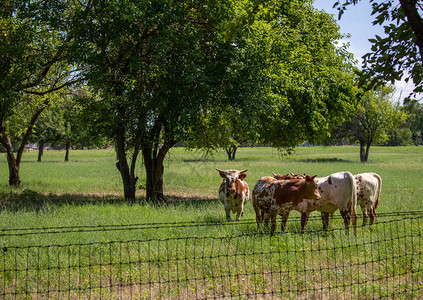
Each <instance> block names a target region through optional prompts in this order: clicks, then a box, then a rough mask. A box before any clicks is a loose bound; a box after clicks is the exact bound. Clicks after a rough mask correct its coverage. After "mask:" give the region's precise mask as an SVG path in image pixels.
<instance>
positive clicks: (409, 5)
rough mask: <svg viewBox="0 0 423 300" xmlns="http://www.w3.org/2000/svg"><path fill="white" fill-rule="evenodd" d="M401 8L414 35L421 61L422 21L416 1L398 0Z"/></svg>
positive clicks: (422, 52) (422, 42)
mask: <svg viewBox="0 0 423 300" xmlns="http://www.w3.org/2000/svg"><path fill="white" fill-rule="evenodd" d="M399 2H400V3H401V8H402V10H403V11H404V14H405V16H406V17H407V20H408V23H409V24H410V26H411V29H412V30H413V32H414V34H415V35H416V44H417V46H418V47H419V50H420V57H421V59H422V60H423V20H422V18H421V17H420V14H419V12H418V10H417V6H416V5H417V1H416V0H400V1H399Z"/></svg>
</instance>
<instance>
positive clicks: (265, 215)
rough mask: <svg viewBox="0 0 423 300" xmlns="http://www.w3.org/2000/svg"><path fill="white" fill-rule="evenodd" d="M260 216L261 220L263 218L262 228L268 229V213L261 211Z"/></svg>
mask: <svg viewBox="0 0 423 300" xmlns="http://www.w3.org/2000/svg"><path fill="white" fill-rule="evenodd" d="M261 214H262V216H263V217H262V218H263V223H264V228H266V229H267V228H268V226H269V219H270V213H265V212H264V211H263V210H262V211H261Z"/></svg>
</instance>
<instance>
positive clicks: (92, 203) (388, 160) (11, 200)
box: [0, 147, 423, 228]
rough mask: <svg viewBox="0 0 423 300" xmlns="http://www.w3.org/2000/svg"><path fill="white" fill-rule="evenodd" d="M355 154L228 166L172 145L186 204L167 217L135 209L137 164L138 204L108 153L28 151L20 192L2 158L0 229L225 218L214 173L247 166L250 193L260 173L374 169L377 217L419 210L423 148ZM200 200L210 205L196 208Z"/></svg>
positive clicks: (171, 182)
mask: <svg viewBox="0 0 423 300" xmlns="http://www.w3.org/2000/svg"><path fill="white" fill-rule="evenodd" d="M358 151H359V149H358V147H310V148H297V149H296V151H295V154H293V155H291V156H281V155H280V153H279V152H278V151H277V150H275V149H272V148H242V149H239V151H238V153H237V158H236V160H235V161H233V162H230V161H227V160H226V155H225V154H224V153H223V152H219V153H216V154H214V155H212V156H209V157H204V155H203V154H202V153H199V152H193V151H191V152H189V151H186V150H185V149H183V148H175V149H173V150H172V151H171V152H170V155H169V156H168V158H167V160H166V162H165V176H164V184H165V194H166V195H167V196H168V198H169V200H171V201H175V200H184V201H185V200H191V201H190V202H189V203H185V204H178V205H176V206H173V207H172V208H171V210H175V213H171V214H165V215H166V217H162V216H163V215H164V214H163V213H162V212H160V211H161V210H165V211H166V210H168V209H169V207H168V206H167V207H159V208H153V207H151V206H150V205H137V204H138V203H141V202H142V200H143V195H144V190H143V186H144V185H145V175H144V168H143V166H142V165H141V162H140V164H139V165H138V167H137V174H138V176H139V177H140V179H139V181H138V183H139V186H138V187H139V190H138V192H137V193H138V194H137V197H138V199H137V200H139V201H137V202H136V203H126V202H125V201H123V199H122V195H123V188H122V183H121V179H120V175H119V173H118V171H117V169H116V167H115V153H114V151H113V150H75V151H72V152H71V161H70V162H64V152H61V151H47V152H46V154H45V155H44V157H43V162H37V161H36V158H37V153H35V152H29V153H25V155H24V161H23V163H22V166H21V180H22V184H21V187H19V188H18V189H15V188H11V187H9V186H8V184H7V182H8V168H7V162H6V157H5V155H4V154H2V155H0V201H1V202H0V204H2V206H1V218H0V228H3V227H6V226H7V227H20V226H27V227H28V226H35V225H37V224H38V225H40V222H41V224H42V225H43V226H50V225H51V226H53V225H54V224H56V223H59V224H61V223H62V222H63V219H64V217H65V216H66V218H65V219H66V220H67V221H66V222H67V223H68V224H69V225H72V224H81V223H82V224H85V223H87V224H115V223H121V224H127V223H133V222H140V223H141V222H142V223H148V222H156V221H158V222H163V221H169V222H177V221H180V220H184V221H187V220H199V219H205V220H207V219H210V218H211V217H212V218H216V217H217V216H219V217H221V218H222V220H223V217H224V213H223V207H222V206H221V204H220V202H219V201H218V196H217V191H218V188H219V185H220V183H221V178H220V176H219V175H218V173H217V172H216V171H215V169H216V168H220V169H248V172H247V178H246V180H247V182H248V184H249V186H250V189H252V188H253V187H254V184H255V182H256V181H257V180H258V179H259V178H260V177H261V176H268V175H271V174H272V172H276V173H281V174H283V173H288V172H293V173H307V174H311V175H314V174H317V175H318V176H321V177H323V176H327V175H329V174H331V173H334V172H338V171H350V172H351V173H353V174H357V173H362V172H376V173H378V174H379V175H381V177H382V179H383V187H382V196H381V201H380V204H379V208H378V212H396V211H415V210H423V201H422V200H421V195H422V194H423V184H422V178H423V148H422V147H393V148H391V147H372V148H371V153H370V160H369V162H368V163H365V164H363V163H360V162H359V155H358V154H359V153H358ZM200 199H204V200H208V201H204V203H201V201H198V200H200ZM109 204H110V205H109ZM116 204H118V205H116ZM198 206H199V207H200V209H198ZM178 207H180V208H178ZM187 209H188V211H189V213H186V210H187ZM293 214H294V215H295V214H296V213H295V212H294V213H293ZM67 215H68V216H67ZM17 216H19V217H17ZM43 218H45V219H46V220H41V219H43ZM187 218H188V219H187ZM245 218H254V212H253V209H252V206H251V202H249V203H248V204H247V205H246V213H245ZM44 222H45V223H44Z"/></svg>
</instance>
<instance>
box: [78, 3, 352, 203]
mask: <svg viewBox="0 0 423 300" xmlns="http://www.w3.org/2000/svg"><path fill="white" fill-rule="evenodd" d="M249 4H250V2H249V1H245V2H238V1H236V2H235V1H234V2H232V1H226V0H221V1H218V2H216V1H211V2H204V1H191V2H173V1H166V0H155V1H153V2H150V3H129V4H128V3H122V2H121V1H108V2H101V3H100V2H96V3H93V4H92V5H93V6H92V9H91V10H89V11H86V10H85V12H84V13H75V20H74V24H75V25H74V27H75V28H76V29H75V35H76V38H75V46H74V49H76V50H78V49H80V50H81V51H80V52H78V51H76V52H75V64H76V63H79V64H81V65H87V69H86V73H85V76H86V80H87V82H88V83H89V85H90V86H91V87H92V89H93V95H94V96H93V97H92V99H91V101H88V103H86V106H85V108H86V112H89V116H90V119H91V120H93V128H97V129H98V130H99V132H102V134H104V135H105V136H108V137H110V138H112V139H114V141H115V144H116V147H117V154H118V163H117V167H118V169H119V171H120V173H121V176H122V181H123V184H124V194H125V198H127V199H133V198H135V189H136V182H137V179H138V178H137V177H136V174H135V165H136V161H137V157H138V155H139V154H142V156H143V161H144V166H145V169H146V175H147V179H146V188H147V190H146V197H147V199H152V200H160V199H163V197H164V195H163V172H164V166H163V161H164V159H165V157H166V154H167V152H168V151H169V149H170V148H171V147H172V146H173V145H175V144H176V143H177V142H178V141H187V140H188V141H198V140H200V141H201V140H202V141H205V142H206V144H205V146H204V148H207V149H209V148H212V147H217V146H219V147H221V146H224V145H227V144H228V142H230V141H231V139H232V140H234V139H235V136H234V135H233V134H231V135H227V136H226V137H225V136H223V135H219V134H216V133H218V132H219V130H216V128H214V127H213V126H217V128H219V127H220V126H221V124H222V123H223V124H225V122H230V123H229V125H230V126H228V128H229V130H231V129H232V128H236V126H237V125H236V124H237V123H236V122H239V121H240V120H241V121H242V123H241V124H242V125H243V124H246V125H247V126H251V128H252V129H251V130H249V131H251V132H252V133H253V136H254V135H258V136H259V139H260V141H264V142H269V143H272V144H273V145H275V146H277V147H291V146H293V145H296V144H298V143H300V142H302V141H304V140H305V139H308V140H313V139H317V138H318V137H319V136H320V135H326V134H327V131H328V129H329V127H330V124H331V123H332V122H340V121H342V120H343V119H344V114H346V112H347V111H348V110H349V106H351V105H352V103H349V102H351V99H353V97H351V95H352V90H353V89H352V75H351V74H352V67H351V65H352V64H351V58H352V56H351V55H350V54H348V53H347V52H346V49H345V48H342V47H341V48H339V47H337V46H335V45H334V41H335V40H337V39H338V38H339V37H340V35H339V28H338V27H337V26H336V25H335V22H334V20H333V19H332V18H331V17H330V16H329V15H327V14H326V13H322V12H316V11H315V10H314V8H313V7H312V6H311V2H309V1H307V2H306V3H305V4H303V3H302V2H294V3H293V4H292V5H291V4H290V3H288V2H287V3H281V4H280V5H277V6H275V9H274V10H272V11H263V12H261V13H260V14H259V16H258V18H257V20H255V21H254V22H253V23H252V24H250V25H251V26H249V29H248V30H246V31H245V32H242V33H241V34H239V35H237V36H235V37H234V38H233V39H232V40H225V39H224V36H223V35H222V34H221V32H220V30H221V29H222V28H224V27H225V26H223V25H224V24H227V23H228V21H229V20H231V18H232V17H233V15H235V16H238V15H242V14H244V12H245V10H246V9H247V10H248V6H249ZM237 115H240V116H242V118H241V119H240V118H237ZM227 116H230V117H229V118H228V117H227ZM220 128H221V127H220ZM209 133H210V135H208V134H209ZM205 136H210V137H211V138H210V139H205V138H204V137H205Z"/></svg>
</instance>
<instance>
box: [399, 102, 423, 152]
mask: <svg viewBox="0 0 423 300" xmlns="http://www.w3.org/2000/svg"><path fill="white" fill-rule="evenodd" d="M403 109H404V111H405V112H406V113H407V114H408V115H409V118H408V119H407V124H406V125H407V126H408V128H410V130H411V136H412V139H413V141H414V145H416V146H417V145H422V144H423V105H422V104H421V103H419V102H418V101H417V100H415V99H407V100H406V101H404V105H403Z"/></svg>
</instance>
